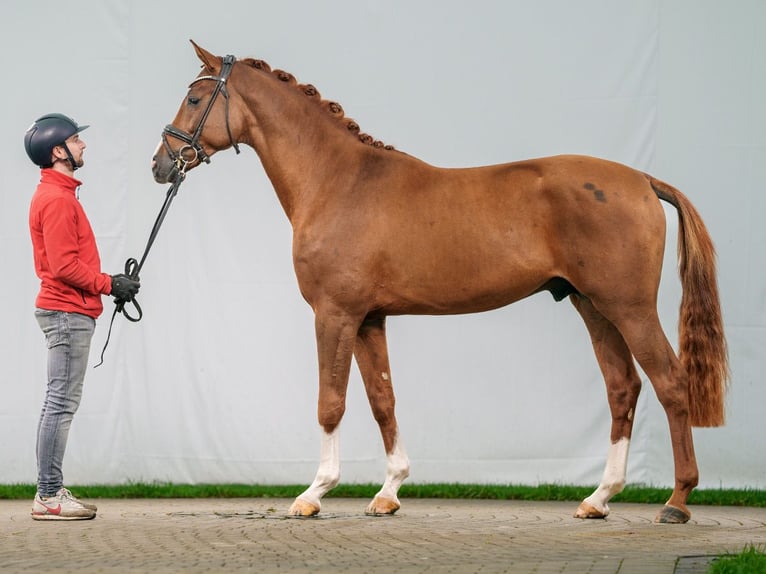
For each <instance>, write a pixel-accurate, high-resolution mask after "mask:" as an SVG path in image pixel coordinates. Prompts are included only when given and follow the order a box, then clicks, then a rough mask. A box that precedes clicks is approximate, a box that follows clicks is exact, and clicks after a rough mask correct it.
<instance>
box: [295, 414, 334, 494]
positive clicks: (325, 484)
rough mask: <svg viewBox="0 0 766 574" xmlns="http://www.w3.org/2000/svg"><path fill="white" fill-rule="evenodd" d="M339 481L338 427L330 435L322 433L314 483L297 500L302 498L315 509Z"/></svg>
mask: <svg viewBox="0 0 766 574" xmlns="http://www.w3.org/2000/svg"><path fill="white" fill-rule="evenodd" d="M339 481H340V426H337V427H335V430H334V431H332V432H331V433H326V432H323V433H322V446H321V450H320V455H319V469H318V470H317V474H316V477H314V482H312V483H311V486H309V487H308V488H307V489H306V490H305V491H304V492H303V493H302V494H301V495H300V496H298V498H302V499H303V500H306V501H308V502H310V503H312V504H315V505H316V506H317V507H320V506H321V502H320V500H321V498H322V497H323V496H324V495H325V494H327V493H328V492H329V491H330V490H331V489H332V488H333V487H335V485H337V484H338V482H339Z"/></svg>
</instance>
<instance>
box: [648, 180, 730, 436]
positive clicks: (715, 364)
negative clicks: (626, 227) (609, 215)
mask: <svg viewBox="0 0 766 574" xmlns="http://www.w3.org/2000/svg"><path fill="white" fill-rule="evenodd" d="M645 175H646V177H647V179H648V180H649V183H650V184H651V186H652V188H653V189H654V192H655V193H656V194H657V197H659V198H660V199H662V200H664V201H667V202H668V203H670V204H671V205H673V206H674V207H675V208H676V210H677V211H678V261H679V263H678V269H679V275H680V276H681V287H682V296H681V310H680V317H679V322H678V343H679V353H678V355H679V359H680V361H681V365H682V366H683V367H684V368H685V369H686V372H687V373H688V375H689V418H690V421H691V424H692V426H698V427H711V426H721V425H722V424H723V423H724V398H725V394H726V389H727V386H728V383H729V358H728V352H727V348H726V337H725V336H724V332H723V319H722V317H721V303H720V299H719V296H718V281H717V278H716V257H715V248H714V246H713V241H712V240H711V239H710V234H709V233H708V231H707V228H706V227H705V224H704V223H703V222H702V218H701V217H700V214H699V212H698V211H697V210H696V209H695V208H694V206H693V205H692V203H691V202H690V201H689V199H688V198H687V197H686V196H685V195H684V194H683V193H681V192H680V191H678V190H677V189H675V188H674V187H673V186H671V185H668V184H667V183H665V182H663V181H660V180H658V179H655V178H654V177H652V176H650V175H647V174H645Z"/></svg>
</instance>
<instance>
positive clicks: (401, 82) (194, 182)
mask: <svg viewBox="0 0 766 574" xmlns="http://www.w3.org/2000/svg"><path fill="white" fill-rule="evenodd" d="M210 6H215V8H214V9H212V10H211V9H210V8H209V7H210ZM765 22H766V3H764V2H761V1H760V0H749V1H748V0H736V1H734V2H729V3H721V2H717V1H715V0H705V1H700V0H633V1H625V2H612V1H609V0H580V1H578V2H569V1H568V0H546V1H542V2H528V1H526V0H497V1H493V2H490V1H478V2H467V1H466V2H462V1H456V0H448V1H447V0H438V1H437V0H428V1H425V0H424V1H420V2H412V1H410V0H389V1H386V2H383V1H378V0H366V1H359V0H334V1H330V2H321V3H320V2H316V3H308V2H303V1H300V0H288V1H281V2H262V1H254V0H241V1H239V0H238V1H221V2H202V1H201V0H185V1H183V2H181V1H178V0H170V1H163V2H150V1H148V0H132V1H131V0H82V1H80V2H76V3H74V2H70V3H65V4H61V3H60V2H54V1H52V0H37V1H35V2H26V1H23V0H15V1H12V2H6V3H5V4H4V14H3V18H2V20H0V46H1V47H2V54H3V63H4V72H3V79H2V82H3V90H2V93H3V96H2V98H3V99H2V102H3V105H2V106H0V125H1V126H2V130H0V152H1V153H0V171H2V173H3V174H4V175H3V183H2V184H1V187H0V189H1V194H0V201H2V209H1V210H0V217H2V225H0V234H1V237H2V243H1V245H2V256H3V260H4V261H5V263H4V270H5V271H4V274H3V280H2V281H0V301H2V309H3V311H4V312H5V317H6V319H5V321H4V325H5V327H4V328H3V329H0V361H2V365H3V376H2V377H1V378H0V384H1V385H2V394H1V395H0V396H2V400H0V436H2V437H3V439H2V441H0V482H2V483H12V482H34V480H35V474H36V471H35V456H34V444H35V428H36V424H37V418H38V414H39V409H40V406H41V404H42V397H43V390H44V380H45V376H44V361H45V349H44V344H43V338H42V334H41V333H40V332H39V329H38V327H37V325H36V323H35V321H34V318H33V315H32V312H33V307H34V298H35V295H36V292H37V278H36V277H35V275H34V271H33V266H32V254H31V247H30V241H29V235H28V230H27V209H28V204H29V199H30V197H31V195H32V192H33V190H34V188H35V185H36V183H37V180H38V172H37V170H36V169H35V168H34V166H32V165H31V163H30V162H29V160H28V159H27V157H26V155H25V154H24V150H23V145H22V139H23V135H24V132H25V130H26V128H27V127H28V126H29V124H31V122H32V121H33V120H34V119H35V118H36V117H38V116H40V115H42V114H43V113H47V112H50V111H59V112H63V113H66V114H68V115H71V116H72V117H74V118H75V119H76V120H77V121H78V122H80V123H88V124H91V127H90V129H89V130H88V131H86V132H85V133H84V134H83V138H84V139H85V141H86V142H87V144H88V149H87V151H86V162H87V163H86V166H85V168H84V169H83V170H82V171H80V172H78V176H80V177H81V179H83V181H84V182H85V185H84V186H83V187H82V189H81V194H80V200H81V201H82V203H83V204H84V205H85V208H86V210H87V212H88V214H89V217H90V219H91V222H92V224H93V227H94V229H95V232H96V235H97V238H98V241H99V246H100V249H101V254H102V260H103V264H104V268H105V271H107V272H110V273H116V272H118V271H120V270H121V268H122V266H123V263H124V261H125V259H126V258H127V257H129V256H134V257H139V256H140V254H141V252H142V250H143V246H144V244H145V241H146V238H147V235H148V232H149V229H150V227H151V224H152V223H153V221H154V218H155V216H156V213H157V211H158V209H159V207H160V204H161V202H162V199H163V197H164V192H165V189H166V188H165V187H164V186H158V185H156V184H155V183H154V182H153V180H152V178H151V173H150V170H149V161H150V157H151V155H152V152H153V151H154V149H155V147H156V144H157V143H158V140H159V134H160V131H161V129H162V127H163V126H164V125H165V124H166V123H168V122H170V121H171V120H172V118H173V116H174V115H175V112H176V110H177V108H178V106H179V104H180V103H181V100H182V98H183V96H184V94H185V92H186V86H187V84H188V83H189V81H190V80H191V79H192V78H193V77H194V76H195V75H196V74H197V72H198V65H199V63H198V61H197V59H196V57H195V55H194V53H193V51H192V48H191V46H190V44H189V42H188V40H189V39H190V38H191V39H194V40H195V41H197V42H198V43H200V44H201V45H202V46H203V47H205V48H207V49H209V50H211V51H212V52H214V53H217V54H219V55H224V54H226V53H232V54H234V55H237V56H239V57H245V56H252V57H258V58H262V59H264V60H266V61H267V62H269V63H270V64H271V65H272V67H274V68H282V69H285V70H288V71H290V72H292V73H293V74H294V75H295V76H296V77H297V78H298V80H299V81H301V82H310V83H313V84H314V85H316V86H317V87H318V89H319V90H320V91H321V93H322V95H323V97H325V98H328V99H334V100H337V101H339V102H340V103H341V104H342V105H343V106H344V108H345V110H346V113H347V115H348V116H349V117H352V118H354V119H356V120H357V121H358V122H359V124H360V125H361V126H362V129H363V131H366V132H368V133H370V134H373V135H374V136H375V137H376V138H379V139H382V140H383V141H385V142H386V143H390V144H393V145H394V146H396V147H397V148H398V149H400V150H402V151H405V152H407V153H410V154H412V155H415V156H417V157H420V158H421V159H424V160H425V161H428V162H430V163H433V164H436V165H441V166H455V167H457V166H467V165H480V164H489V163H499V162H505V161H511V160H518V159H524V158H529V157H535V156H543V155H553V154H557V153H569V152H572V153H582V154H590V155H596V156H601V157H605V158H608V159H612V160H616V161H621V162H624V163H627V164H629V165H631V166H634V167H636V168H638V169H642V170H645V171H649V172H651V173H653V174H654V175H656V176H657V177H660V178H662V179H664V180H666V181H668V182H670V183H672V184H673V185H675V186H676V187H679V188H680V189H681V190H682V191H684V192H685V193H686V194H687V195H688V196H689V197H690V198H691V199H692V201H693V202H694V203H695V205H696V206H697V208H698V209H699V210H700V212H701V213H702V215H703V217H704V219H705V221H706V223H707V225H708V227H709V229H710V231H711V233H712V235H713V238H714V240H715V242H716V245H717V248H718V253H719V267H720V287H721V292H722V297H723V306H724V314H725V325H726V330H727V335H728V339H729V345H730V355H731V366H732V379H733V384H732V389H731V392H730V394H729V400H728V408H727V412H728V424H727V426H725V427H723V428H720V429H704V430H701V429H698V430H695V433H694V434H695V440H696V447H697V455H698V459H699V464H700V469H701V484H702V486H706V487H717V486H719V485H720V486H725V487H753V488H763V487H765V486H766V446H765V445H766V441H764V440H763V429H764V424H763V417H764V405H765V404H766V384H764V375H765V374H766V373H765V372H764V371H765V369H764V364H765V363H764V356H763V349H764V348H766V328H765V327H766V280H765V278H766V272H765V271H764V265H763V260H764V258H763V248H764V245H766V230H764V226H763V225H762V223H761V222H762V218H763V216H764V213H766V210H765V208H766V194H765V193H764V188H766V175H764V174H765V173H766V170H764V165H766V111H764V110H765V109H766V107H764V105H763V102H764V101H766V33H764V32H765V30H764V23H765ZM666 214H667V215H668V229H669V232H668V246H667V250H666V254H667V257H666V265H665V277H664V279H663V283H662V285H661V293H660V311H661V317H662V321H663V324H664V325H665V328H666V330H667V333H668V336H669V337H670V338H671V340H673V341H675V333H676V322H677V308H678V303H679V299H680V286H679V282H678V278H677V274H676V258H675V238H676V233H675V231H676V214H675V211H674V210H672V209H670V208H668V209H667V210H666ZM290 241H291V229H290V226H289V223H288V221H287V218H286V217H285V216H284V214H283V213H282V211H281V208H280V206H279V204H278V202H277V200H276V196H275V195H274V193H273V190H272V188H271V185H270V183H269V181H268V180H267V179H266V177H265V175H264V173H263V170H262V168H261V166H260V163H259V162H258V159H257V156H256V155H255V153H254V152H253V151H252V150H251V149H249V148H245V149H244V150H243V153H242V154H241V155H240V156H235V154H234V153H233V152H227V153H222V154H219V155H217V156H215V157H214V158H213V162H212V164H211V165H209V166H203V167H201V168H199V169H197V170H195V171H193V172H192V173H191V174H190V175H189V177H188V179H187V181H186V183H185V184H184V186H183V188H182V190H181V192H180V194H179V196H178V198H177V199H176V202H175V203H174V205H173V208H172V210H171V212H170V214H169V216H168V219H167V220H166V223H165V226H164V227H163V229H162V231H161V233H160V236H159V238H158V240H157V243H156V244H155V247H154V249H153V251H152V253H151V254H150V256H149V259H148V260H147V263H146V266H145V268H144V271H143V273H142V276H141V279H142V291H141V294H140V297H139V299H140V302H141V304H142V306H143V308H144V312H145V318H144V320H143V321H142V322H141V323H138V324H132V323H127V322H126V321H124V320H119V319H118V321H117V322H116V324H115V330H114V333H113V336H112V342H111V344H110V347H109V349H108V350H107V354H106V362H105V364H104V365H103V366H102V367H100V368H98V369H95V370H93V369H91V370H90V371H89V372H88V374H87V378H86V389H85V394H84V399H83V402H82V406H81V409H80V411H79V413H78V414H77V416H76V418H75V421H74V424H73V426H72V430H71V434H70V441H69V448H68V452H67V458H66V461H65V475H66V479H67V482H68V483H70V484H74V483H80V484H82V483H123V482H127V481H154V480H158V481H166V480H170V481H176V482H246V483H249V482H257V483H308V482H310V481H311V479H312V478H313V475H314V471H315V470H316V466H317V463H318V454H319V440H320V431H319V427H318V425H317V422H316V395H317V381H316V379H317V372H316V371H317V369H316V358H315V349H314V339H313V317H312V314H311V311H310V309H309V308H308V306H307V305H306V304H305V303H304V302H303V300H302V298H301V296H300V294H299V292H298V289H297V286H296V281H295V277H294V274H293V271H292V264H291V259H290V254H291V245H290ZM105 308H106V312H105V314H104V316H102V318H101V319H100V320H99V323H98V328H97V331H96V335H95V337H94V340H93V348H92V352H91V363H92V364H95V363H96V362H97V359H98V353H99V351H100V349H101V346H102V345H103V343H104V340H105V338H106V331H107V326H108V318H109V315H110V314H111V310H112V304H111V301H110V300H108V299H105ZM388 332H389V349H390V355H391V361H392V372H393V380H394V385H395V389H396V393H397V399H398V415H399V422H400V427H401V430H402V433H403V438H404V442H405V445H406V447H407V449H408V451H409V454H410V456H411V459H412V465H413V468H412V476H411V478H410V481H412V482H435V481H455V482H499V483H525V484H537V483H541V482H563V483H574V484H590V483H595V482H597V481H598V479H599V478H600V475H601V472H602V468H603V463H604V460H605V455H606V450H607V446H608V439H609V424H610V420H609V414H608V408H607V403H606V398H605V392H604V387H603V383H602V381H601V377H600V374H599V371H598V368H597V364H596V361H595V358H594V356H593V353H592V350H591V348H590V343H589V339H588V336H587V333H586V330H585V328H584V326H583V325H582V323H581V321H580V319H579V317H578V316H577V314H576V312H575V311H574V309H573V308H572V307H571V305H569V304H568V303H567V302H563V303H554V302H553V300H552V298H551V297H550V296H549V295H547V294H541V295H537V296H535V297H532V298H530V299H528V300H525V301H522V302H520V303H517V304H515V305H512V306H510V307H507V308H505V309H502V310H499V311H494V312H490V313H484V314H479V315H472V316H459V317H394V318H390V319H389V322H388ZM342 429H343V432H342V440H341V443H342V451H341V454H342V463H343V468H342V474H343V476H342V480H344V481H346V482H367V481H372V482H377V481H380V480H381V479H382V478H383V474H384V466H385V459H384V456H383V448H382V444H381V440H380V437H379V435H378V431H377V427H376V426H375V424H374V422H373V420H372V417H371V415H370V412H369V407H368V406H367V404H366V399H365V397H364V393H363V390H362V385H361V381H360V379H359V376H358V372H357V370H356V367H355V366H354V367H352V377H351V382H350V391H349V397H348V410H347V415H346V418H345V419H344V421H343V426H342ZM669 445H670V441H669V436H668V430H667V424H666V421H665V417H664V413H663V412H662V409H661V408H660V406H659V404H658V403H657V400H656V398H655V396H654V393H653V391H652V390H651V386H650V385H649V384H648V383H647V384H645V385H644V391H643V393H642V396H641V399H640V401H639V408H638V412H637V417H636V429H635V434H634V441H633V445H632V451H631V457H630V464H629V469H628V480H629V482H633V483H636V482H639V483H650V484H655V485H672V483H673V474H672V472H673V465H672V457H671V453H670V446H669Z"/></svg>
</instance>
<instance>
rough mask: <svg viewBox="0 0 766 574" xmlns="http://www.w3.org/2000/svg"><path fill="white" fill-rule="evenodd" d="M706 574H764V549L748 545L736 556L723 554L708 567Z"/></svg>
mask: <svg viewBox="0 0 766 574" xmlns="http://www.w3.org/2000/svg"><path fill="white" fill-rule="evenodd" d="M708 574H766V553H764V548H763V547H758V546H753V545H752V544H750V545H748V546H745V548H744V550H742V552H739V553H738V554H724V555H723V556H721V557H720V558H717V559H716V560H715V561H714V562H713V563H712V564H711V565H710V569H709V570H708Z"/></svg>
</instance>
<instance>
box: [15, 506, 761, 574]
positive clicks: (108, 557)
mask: <svg viewBox="0 0 766 574" xmlns="http://www.w3.org/2000/svg"><path fill="white" fill-rule="evenodd" d="M92 502H95V503H97V504H98V506H99V512H98V516H97V517H96V519H95V520H89V521H77V522H37V521H33V520H32V519H31V518H30V510H31V501H28V502H27V501H7V500H6V501H0V571H2V572H3V573H5V572H32V571H37V572H53V571H55V572H78V573H95V572H104V573H114V572H151V573H156V574H158V573H164V572H184V573H186V572H224V571H225V572H286V573H290V572H318V573H324V572H328V573H329V572H333V573H336V572H337V573H342V572H365V573H366V572H369V573H382V572H405V573H409V572H434V573H435V572H455V573H461V574H462V573H472V572H481V573H492V572H511V573H520V572H539V573H549V572H564V573H578V574H579V573H586V572H592V573H610V574H611V573H617V572H619V574H630V573H635V572H641V573H643V572H647V573H652V574H671V573H674V572H677V573H679V574H681V573H684V574H691V573H695V572H704V571H705V569H706V565H707V564H708V562H709V560H710V558H709V557H710V556H712V555H716V554H720V553H724V552H726V551H738V550H741V549H742V548H743V547H744V546H745V544H748V543H755V544H761V545H763V544H766V509H753V508H732V507H693V508H692V513H693V518H692V521H691V522H690V523H688V524H686V525H672V526H671V525H657V524H653V522H652V520H653V518H654V515H655V514H656V512H657V510H658V507H657V506H656V505H641V504H614V505H612V514H611V515H610V516H609V518H608V519H607V520H588V521H582V520H578V519H575V518H572V512H573V511H574V509H575V507H576V506H577V505H576V504H574V503H558V502H550V503H548V502H543V503H540V502H533V503H530V502H518V501H502V502H500V501H491V500H471V501H468V500H420V499H404V500H403V505H402V509H401V510H400V511H399V513H397V514H396V515H395V516H393V517H368V516H364V507H365V505H366V501H365V500H362V499H334V498H328V499H326V500H325V501H324V503H323V509H322V514H321V517H318V518H310V519H299V518H286V517H285V516H284V513H285V511H286V510H287V508H288V507H289V505H290V502H291V501H290V500H287V499H273V498H256V499H251V498H248V499H203V500H95V501H92Z"/></svg>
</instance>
